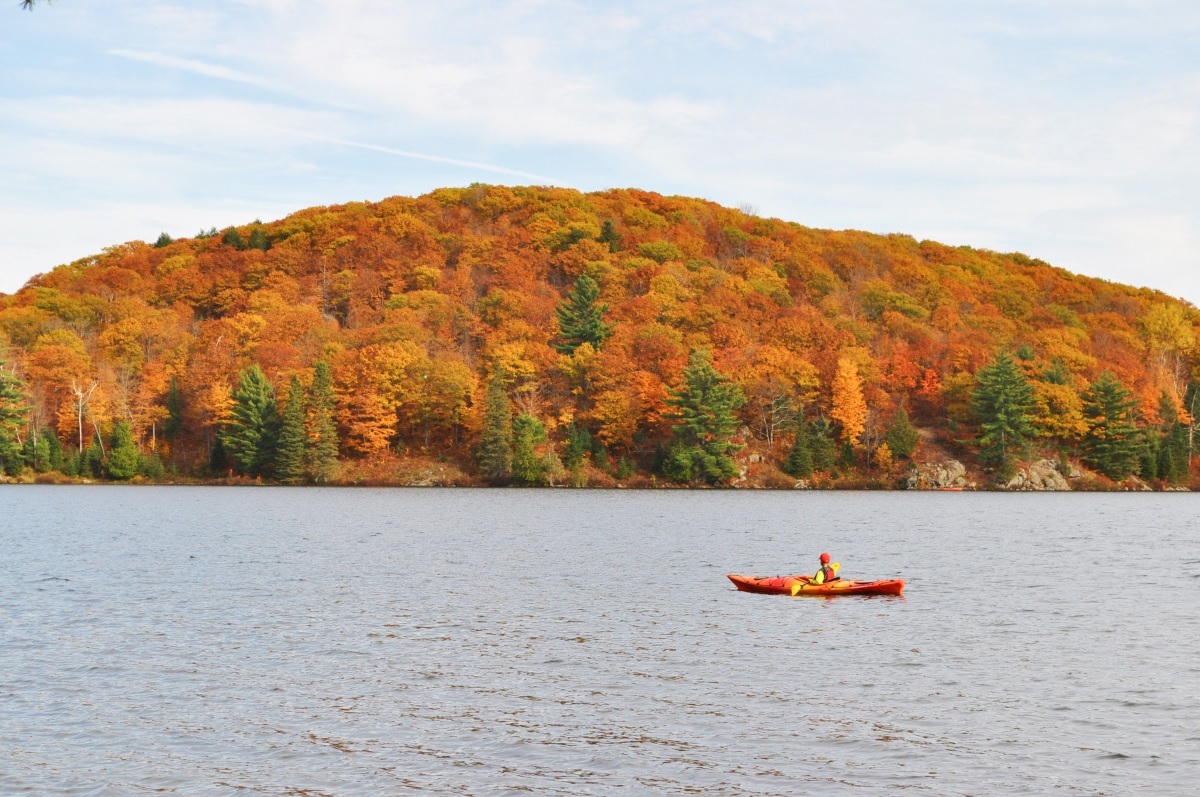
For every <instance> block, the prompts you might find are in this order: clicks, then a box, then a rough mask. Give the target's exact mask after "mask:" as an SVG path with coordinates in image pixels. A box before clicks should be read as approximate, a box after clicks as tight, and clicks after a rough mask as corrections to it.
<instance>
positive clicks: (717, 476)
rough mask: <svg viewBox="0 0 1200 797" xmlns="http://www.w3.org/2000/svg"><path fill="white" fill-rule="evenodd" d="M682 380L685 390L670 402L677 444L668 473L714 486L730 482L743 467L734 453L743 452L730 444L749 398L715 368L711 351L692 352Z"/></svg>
mask: <svg viewBox="0 0 1200 797" xmlns="http://www.w3.org/2000/svg"><path fill="white" fill-rule="evenodd" d="M683 380H684V384H683V387H682V388H681V389H679V390H672V391H671V395H670V397H669V398H668V399H667V403H668V404H670V405H671V406H672V407H674V408H675V412H674V413H673V414H672V415H673V417H674V418H675V419H676V420H677V421H678V423H677V424H676V425H675V426H674V427H673V428H672V430H671V431H672V436H673V439H674V442H673V444H672V446H671V449H670V450H669V451H668V453H667V459H666V462H665V463H664V467H663V470H664V473H666V475H667V476H669V477H671V478H673V479H676V480H677V481H695V480H699V481H706V482H710V483H714V484H715V483H719V482H722V481H725V480H726V479H731V478H733V477H734V476H736V475H737V474H738V468H737V464H736V463H734V461H733V457H731V456H730V454H731V453H733V452H734V451H735V450H737V449H738V448H740V446H735V445H734V444H733V443H731V442H730V437H732V436H733V432H734V430H736V429H737V423H738V422H737V417H736V416H735V415H734V412H735V411H736V410H737V409H738V407H741V406H742V404H744V403H745V397H744V396H743V395H742V391H741V390H740V389H739V388H738V386H737V385H735V384H733V383H731V382H730V381H729V380H728V379H727V378H725V377H724V376H722V375H721V374H719V373H718V372H717V369H715V368H713V365H712V362H711V360H710V359H709V356H708V354H707V353H706V352H701V351H695V352H692V356H691V359H690V362H689V363H688V367H687V369H686V370H685V371H684V372H683Z"/></svg>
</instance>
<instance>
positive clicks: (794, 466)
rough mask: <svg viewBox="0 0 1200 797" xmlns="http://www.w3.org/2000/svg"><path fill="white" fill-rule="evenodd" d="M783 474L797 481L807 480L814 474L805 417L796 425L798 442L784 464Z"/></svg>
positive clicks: (793, 444) (794, 444) (793, 445)
mask: <svg viewBox="0 0 1200 797" xmlns="http://www.w3.org/2000/svg"><path fill="white" fill-rule="evenodd" d="M783 472H784V473H786V474H788V475H789V476H795V477H796V478H797V479H807V478H808V477H809V476H812V474H813V456H812V443H811V441H810V439H809V435H808V424H807V423H805V422H804V418H803V416H801V418H800V419H799V420H798V421H797V423H796V441H795V442H794V443H792V450H791V451H790V452H788V457H787V461H785V462H784V463H783Z"/></svg>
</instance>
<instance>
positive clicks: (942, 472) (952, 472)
mask: <svg viewBox="0 0 1200 797" xmlns="http://www.w3.org/2000/svg"><path fill="white" fill-rule="evenodd" d="M904 486H905V488H906V489H909V490H945V489H949V488H954V487H958V488H962V487H966V486H967V467H966V465H963V464H962V463H961V462H959V461H958V460H957V459H950V460H946V461H944V462H922V463H920V464H919V465H916V466H914V467H913V469H912V470H910V471H909V472H908V475H907V476H906V477H905V479H904Z"/></svg>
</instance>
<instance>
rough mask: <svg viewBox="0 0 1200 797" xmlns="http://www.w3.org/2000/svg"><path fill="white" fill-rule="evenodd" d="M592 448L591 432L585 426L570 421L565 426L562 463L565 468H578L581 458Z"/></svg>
mask: <svg viewBox="0 0 1200 797" xmlns="http://www.w3.org/2000/svg"><path fill="white" fill-rule="evenodd" d="M591 450H592V433H591V432H589V431H588V430H587V427H584V426H576V425H575V422H574V421H572V422H571V424H570V425H569V426H568V427H567V445H566V447H565V448H563V465H565V466H566V467H567V470H571V471H575V470H579V466H580V465H582V464H583V458H584V457H585V456H587V454H588V452H589V451H591Z"/></svg>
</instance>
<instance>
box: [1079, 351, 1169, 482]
mask: <svg viewBox="0 0 1200 797" xmlns="http://www.w3.org/2000/svg"><path fill="white" fill-rule="evenodd" d="M1136 403H1137V402H1135V401H1134V400H1133V398H1132V397H1131V396H1130V394H1129V391H1128V390H1126V389H1125V386H1124V385H1122V384H1121V383H1120V382H1119V381H1117V378H1116V377H1115V376H1113V375H1112V373H1110V372H1108V371H1105V372H1104V373H1102V374H1100V376H1099V377H1097V379H1096V381H1095V382H1093V383H1092V385H1091V387H1089V388H1088V389H1087V392H1086V393H1084V395H1083V415H1084V418H1085V420H1086V421H1087V424H1088V432H1087V435H1086V436H1085V437H1084V441H1083V444H1084V452H1085V455H1084V461H1085V462H1087V463H1088V464H1089V465H1091V466H1092V467H1094V468H1095V469H1096V470H1098V471H1100V472H1101V473H1103V474H1104V475H1105V476H1108V477H1109V478H1110V479H1124V478H1125V477H1126V476H1128V475H1129V474H1130V473H1132V472H1133V469H1134V466H1135V465H1136V464H1137V448H1138V433H1137V427H1136V426H1135V425H1134V422H1133V408H1134V406H1135V405H1136ZM1159 476H1160V477H1163V476H1164V474H1163V473H1162V468H1161V465H1160V468H1159Z"/></svg>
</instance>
